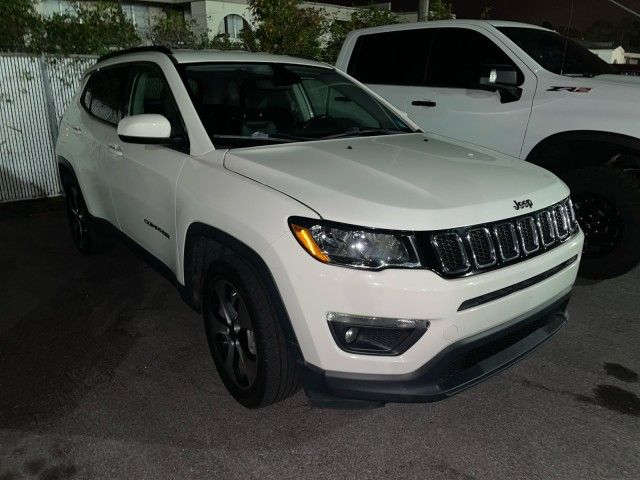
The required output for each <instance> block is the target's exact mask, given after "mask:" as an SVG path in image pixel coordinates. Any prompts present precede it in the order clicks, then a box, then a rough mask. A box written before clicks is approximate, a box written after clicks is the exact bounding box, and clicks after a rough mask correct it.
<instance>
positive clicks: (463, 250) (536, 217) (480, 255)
mask: <svg viewBox="0 0 640 480" xmlns="http://www.w3.org/2000/svg"><path fill="white" fill-rule="evenodd" d="M577 230H578V224H577V222H576V221H575V214H574V212H573V208H572V204H571V200H570V199H566V200H563V201H562V202H559V203H556V204H555V205H552V206H551V207H548V208H545V209H542V210H538V211H535V212H532V213H531V214H529V215H526V216H521V217H515V218H512V219H507V220H501V221H500V222H496V223H491V224H485V225H477V226H472V227H466V228H465V227H462V228H457V229H451V230H447V231H443V232H438V233H433V234H432V235H430V238H431V246H432V248H433V251H434V252H435V257H436V259H437V260H438V262H439V263H440V265H439V268H438V269H439V270H440V273H442V274H444V275H445V276H459V275H467V274H471V273H476V272H478V271H483V270H490V269H493V268H496V267H499V266H504V265H506V264H511V263H513V262H517V261H521V260H524V259H526V258H528V257H529V256H532V255H535V254H538V253H542V252H543V251H546V250H549V249H550V248H553V247H554V246H556V245H559V244H560V243H561V242H563V241H565V240H566V239H567V238H569V237H570V236H571V234H572V233H575V232H576V231H577Z"/></svg>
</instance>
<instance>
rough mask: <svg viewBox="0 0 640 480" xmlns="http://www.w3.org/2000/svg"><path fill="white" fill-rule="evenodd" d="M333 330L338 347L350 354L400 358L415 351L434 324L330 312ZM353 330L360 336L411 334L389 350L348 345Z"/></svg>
mask: <svg viewBox="0 0 640 480" xmlns="http://www.w3.org/2000/svg"><path fill="white" fill-rule="evenodd" d="M326 320H327V323H328V324H329V330H330V331H331V335H332V336H333V339H334V341H335V342H336V345H338V347H339V348H340V349H341V350H343V351H345V352H347V353H355V354H359V355H377V356H398V355H402V354H403V353H404V352H406V351H407V350H408V349H409V348H411V347H412V346H413V345H414V344H415V343H416V342H417V341H418V340H419V339H420V338H421V337H422V336H423V335H424V334H425V332H426V331H427V330H428V329H429V326H430V324H431V323H430V322H429V321H428V320H425V319H411V318H399V317H398V318H396V317H373V316H365V315H354V314H346V313H339V312H328V313H327V315H326ZM350 328H357V329H358V335H361V334H362V333H364V334H365V335H366V333H367V332H371V331H372V330H393V331H405V332H407V334H406V335H405V336H404V337H403V338H401V339H400V340H399V341H398V343H396V344H394V345H389V346H385V347H380V348H376V347H375V346H373V345H371V344H369V345H362V344H360V343H359V342H358V341H357V338H356V339H355V341H351V342H347V341H346V339H345V338H344V334H345V332H346V331H347V330H348V329H350Z"/></svg>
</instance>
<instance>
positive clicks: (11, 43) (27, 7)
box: [0, 0, 39, 50]
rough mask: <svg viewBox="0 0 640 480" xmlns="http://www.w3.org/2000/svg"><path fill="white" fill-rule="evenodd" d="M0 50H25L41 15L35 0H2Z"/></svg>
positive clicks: (0, 8)
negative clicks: (35, 5) (36, 10)
mask: <svg viewBox="0 0 640 480" xmlns="http://www.w3.org/2000/svg"><path fill="white" fill-rule="evenodd" d="M0 18H1V19H2V28H0V50H24V49H25V48H26V47H27V44H28V43H29V41H30V36H31V32H32V31H33V30H34V29H35V28H36V27H37V24H38V22H39V17H38V15H37V14H36V12H35V10H34V8H33V0H0Z"/></svg>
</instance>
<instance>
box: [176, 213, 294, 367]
mask: <svg viewBox="0 0 640 480" xmlns="http://www.w3.org/2000/svg"><path fill="white" fill-rule="evenodd" d="M225 249H228V250H231V251H232V252H233V253H234V254H236V255H238V256H240V257H241V258H242V259H243V260H245V261H246V262H248V263H249V264H250V265H251V266H252V267H253V268H254V270H255V271H256V273H257V274H258V275H259V277H260V279H261V280H262V282H263V284H264V285H265V287H266V289H267V294H268V297H269V301H270V302H271V306H272V307H273V309H274V312H275V314H276V318H277V319H278V322H279V324H280V326H281V327H282V329H283V332H284V334H285V337H286V339H287V342H288V343H290V344H292V345H294V346H295V351H296V352H297V355H298V356H299V358H302V354H301V353H300V349H299V347H298V340H297V338H296V335H295V331H294V329H293V325H292V323H291V319H290V317H289V314H288V312H287V309H286V307H285V304H284V301H283V300H282V296H281V294H280V291H279V289H278V286H277V284H276V281H275V279H274V277H273V274H272V273H271V270H270V269H269V267H268V266H267V264H266V262H265V261H264V260H263V259H262V257H261V256H260V255H259V254H258V253H257V252H256V251H255V250H254V249H252V248H251V247H249V246H248V245H246V244H245V243H244V242H242V241H240V240H238V239H237V238H235V237H233V236H232V235H229V234H228V233H226V232H223V231H222V230H219V229H217V228H215V227H212V226H211V225H207V224H205V223H201V222H193V223H191V224H190V225H189V227H188V228H187V233H186V235H185V241H184V251H183V266H184V288H183V296H184V299H185V301H186V302H187V303H188V304H189V305H190V306H191V307H192V308H194V309H195V310H196V311H197V312H201V311H202V288H203V286H204V277H205V275H206V272H207V270H208V269H209V268H210V267H211V265H213V264H215V263H216V262H218V261H220V260H221V259H222V257H223V255H224V252H225Z"/></svg>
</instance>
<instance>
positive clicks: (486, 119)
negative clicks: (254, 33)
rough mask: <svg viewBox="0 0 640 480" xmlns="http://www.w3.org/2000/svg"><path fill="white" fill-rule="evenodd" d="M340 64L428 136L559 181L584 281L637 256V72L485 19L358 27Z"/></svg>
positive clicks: (541, 33)
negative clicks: (581, 236) (578, 243)
mask: <svg viewBox="0 0 640 480" xmlns="http://www.w3.org/2000/svg"><path fill="white" fill-rule="evenodd" d="M336 66H337V67H338V68H340V69H341V70H343V71H345V72H347V73H348V74H350V75H351V76H353V77H355V78H357V79H358V80H360V81H361V82H363V83H365V84H366V85H367V86H369V87H370V88H372V89H373V90H374V91H376V92H377V93H378V94H380V95H381V96H383V97H384V98H385V99H387V100H388V101H390V102H391V103H392V104H393V105H394V106H396V107H397V108H398V109H400V110H402V111H403V112H405V113H406V114H407V115H408V116H409V118H411V119H412V120H413V121H414V122H415V123H417V124H418V125H419V126H420V128H422V129H423V130H424V131H425V132H429V133H435V134H439V135H442V136H444V137H447V138H452V139H458V140H463V141H465V142H469V143H472V144H475V145H481V146H484V147H487V148H490V149H492V150H494V151H497V152H501V153H503V154H507V155H510V156H513V157H517V158H520V159H522V160H526V161H528V162H531V163H535V164H537V165H541V166H543V167H544V168H546V169H548V170H551V171H552V172H554V173H556V174H557V175H558V176H560V177H561V178H562V179H563V180H564V181H565V182H566V183H567V185H568V186H569V188H570V189H571V192H572V198H573V200H574V204H575V207H576V213H577V216H578V221H579V223H580V225H581V226H582V228H583V230H584V232H585V237H586V240H585V252H584V260H583V262H582V266H581V274H582V275H583V276H586V277H590V278H608V277H613V276H617V275H620V274H622V273H624V272H626V271H628V270H630V269H632V268H633V267H635V266H636V265H637V264H638V262H639V261H640V189H639V184H638V174H639V173H640V113H639V110H638V100H640V78H639V77H632V76H624V75H618V74H617V72H616V70H615V69H614V68H613V66H611V65H608V64H606V63H605V62H604V61H602V60H600V59H599V58H598V57H597V56H596V55H594V54H592V53H591V52H589V51H588V50H586V49H584V48H583V47H581V46H580V45H578V44H576V43H574V42H573V41H571V40H569V39H566V38H564V37H562V36H560V35H559V34H557V33H555V32H553V31H551V30H547V29H544V28H541V27H537V26H535V25H527V24H522V23H515V22H505V21H480V20H444V21H435V22H424V23H415V24H400V25H390V26H382V27H375V28H368V29H363V30H357V31H354V32H351V33H350V34H349V35H348V37H347V39H346V40H345V42H344V45H343V47H342V50H341V52H340V55H339V57H338V61H337V64H336Z"/></svg>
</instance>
